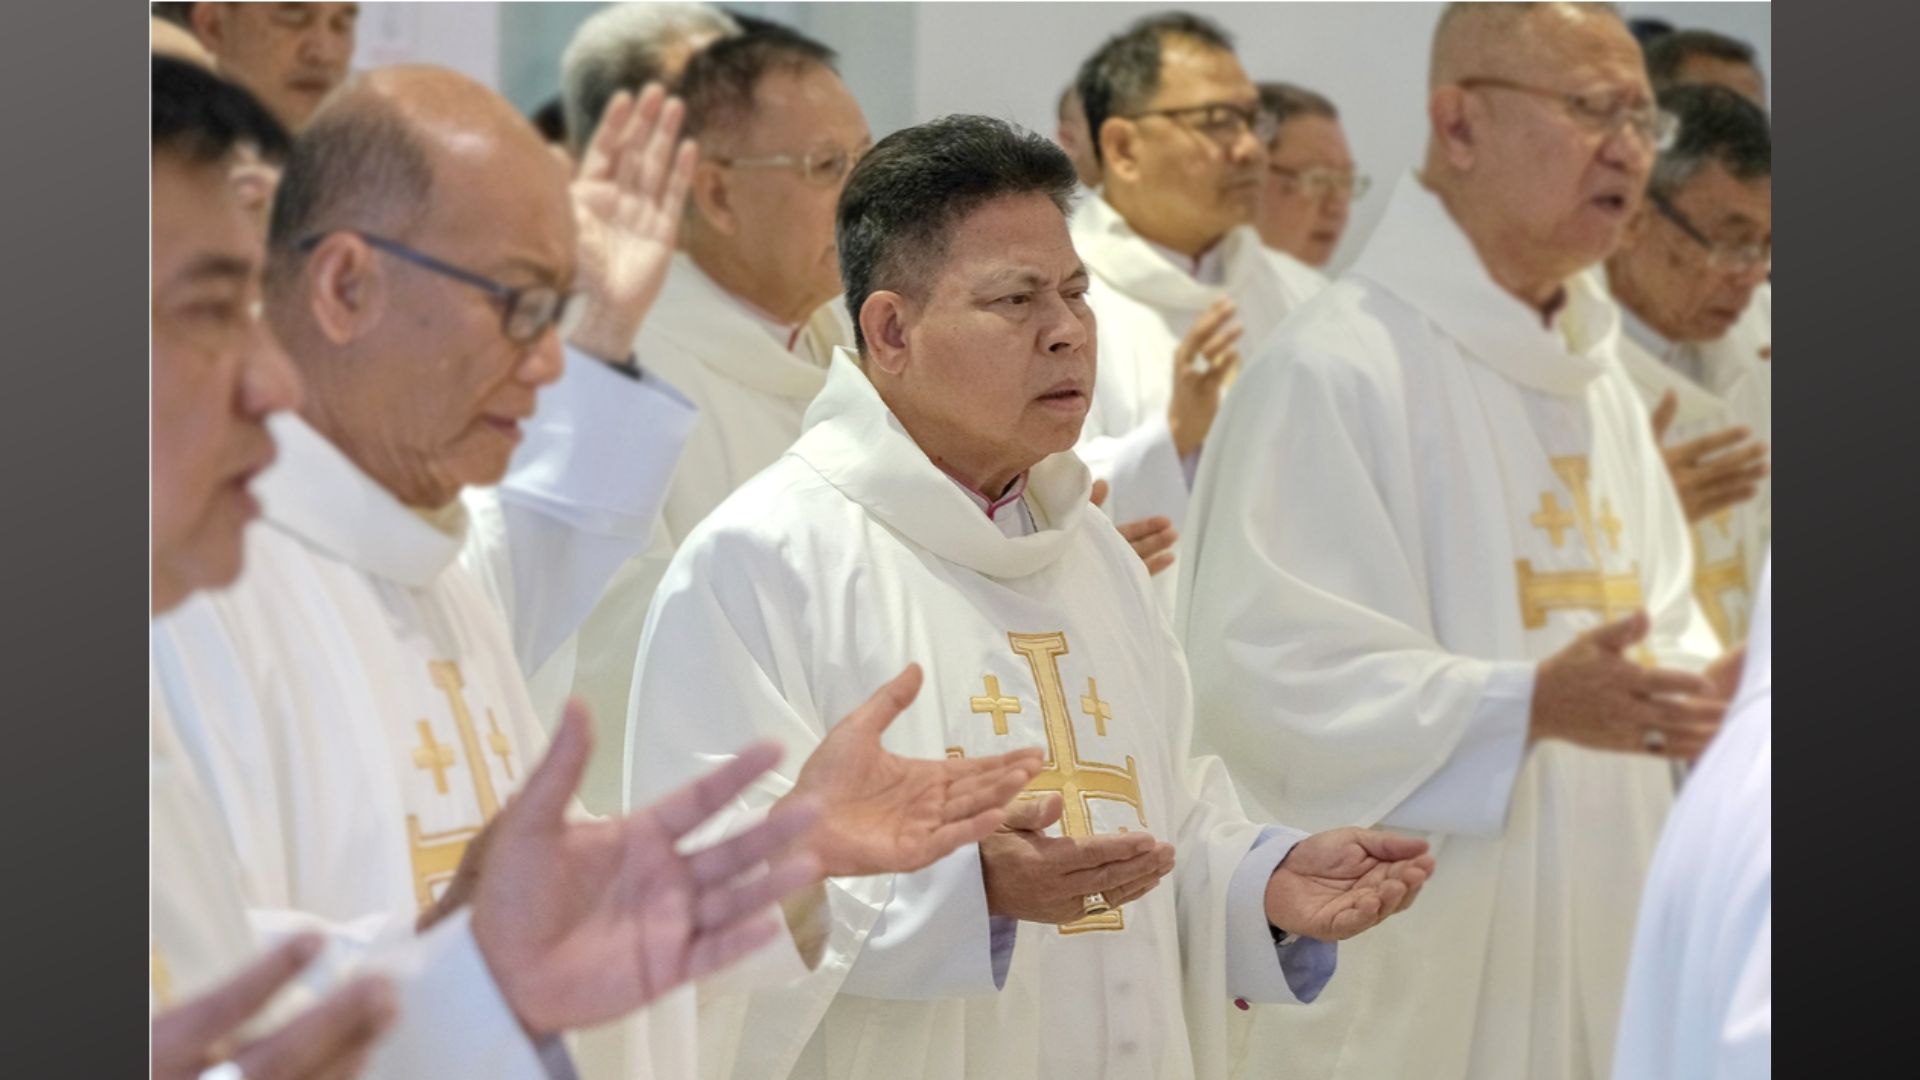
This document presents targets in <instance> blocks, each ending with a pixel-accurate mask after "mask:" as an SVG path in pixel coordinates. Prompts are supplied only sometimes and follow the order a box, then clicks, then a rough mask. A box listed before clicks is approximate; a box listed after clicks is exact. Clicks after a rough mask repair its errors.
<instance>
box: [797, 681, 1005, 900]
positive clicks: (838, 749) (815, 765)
mask: <svg viewBox="0 0 1920 1080" xmlns="http://www.w3.org/2000/svg"><path fill="white" fill-rule="evenodd" d="M921 678H922V676H921V672H920V665H918V664H908V665H907V667H906V670H904V671H902V672H901V673H900V674H898V675H896V676H894V678H893V681H891V682H889V683H887V684H886V685H885V686H882V687H881V688H880V689H879V690H878V691H876V692H875V693H874V695H873V696H872V697H870V698H868V699H867V701H866V704H864V705H862V706H860V707H859V708H858V709H855V710H854V711H853V712H852V713H850V714H848V716H847V717H846V718H845V719H843V720H841V721H840V722H839V723H838V724H835V725H834V726H833V728H832V730H830V731H828V732H827V737H826V738H825V739H823V740H821V743H820V745H819V746H818V747H816V748H815V749H814V751H813V755H812V756H811V757H809V758H807V760H806V764H804V765H802V766H801V768H800V775H799V777H798V778H796V779H795V781H794V785H793V791H792V792H791V793H789V794H788V795H787V796H786V799H795V798H801V799H808V800H811V801H812V802H813V803H815V804H816V805H818V806H819V808H820V823H819V825H818V826H817V827H816V828H815V829H814V830H813V832H812V834H811V835H810V837H809V838H808V840H807V844H808V846H809V847H810V848H811V849H812V851H813V853H814V854H815V855H816V856H817V857H818V858H819V860H820V863H821V866H822V867H823V868H824V870H825V873H826V874H827V875H828V876H829V877H853V876H858V875H862V874H885V873H908V872H911V871H914V870H919V869H921V868H923V867H926V866H930V865H932V864H933V863H934V862H936V861H938V860H940V859H941V858H944V857H945V856H947V855H948V854H951V853H952V852H953V851H954V850H956V849H958V848H960V847H962V846H964V845H966V844H971V843H973V842H975V841H977V840H979V839H981V838H982V837H984V836H986V835H988V834H989V833H991V832H993V831H994V830H995V829H996V828H999V826H1000V823H1001V821H1002V820H1003V819H1004V817H1005V813H1006V805H1007V803H1008V802H1009V801H1010V800H1012V799H1013V797H1014V796H1016V795H1018V794H1019V793H1020V791H1021V789H1023V788H1025V787H1026V786H1027V783H1028V782H1029V781H1031V780H1032V779H1033V778H1034V777H1035V776H1038V775H1040V765H1041V758H1042V754H1041V751H1040V750H1039V749H1038V748H1033V749H1027V750H1016V751H1014V752H1013V753H1010V754H1001V755H999V756H997V757H990V758H944V759H941V760H937V761H929V760H923V759H920V758H906V757H901V756H899V755H898V754H893V753H889V752H888V751H887V750H885V749H883V748H882V747H881V746H880V736H881V734H882V733H883V732H885V731H886V730H887V726H888V725H889V724H892V723H893V720H894V718H895V717H897V716H899V715H900V711H901V710H902V709H905V708H906V707H907V706H908V705H910V704H912V703H913V699H914V697H915V696H916V695H918V694H919V693H920V683H921ZM786 799H783V800H782V801H783V802H784V801H786Z"/></svg>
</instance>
